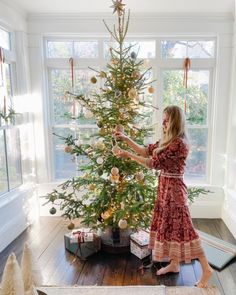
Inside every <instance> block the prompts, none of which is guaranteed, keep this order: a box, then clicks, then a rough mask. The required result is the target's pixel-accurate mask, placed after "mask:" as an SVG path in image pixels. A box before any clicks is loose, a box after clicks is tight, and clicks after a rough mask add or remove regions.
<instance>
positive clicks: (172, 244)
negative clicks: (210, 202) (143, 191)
mask: <svg viewBox="0 0 236 295" xmlns="http://www.w3.org/2000/svg"><path fill="white" fill-rule="evenodd" d="M157 146H158V143H157V144H150V145H149V146H148V148H147V153H148V155H149V156H151V158H150V160H149V161H148V165H149V166H150V168H153V169H157V170H160V171H161V173H160V176H159V184H158V192H157V195H158V198H157V200H156V203H155V207H154V214H153V219H152V224H151V230H150V242H149V248H150V249H152V253H153V260H154V261H170V260H172V259H174V260H178V261H179V262H181V261H184V262H186V263H189V262H191V260H192V259H195V258H198V257H199V256H202V255H204V252H203V250H202V246H201V241H200V239H199V236H198V234H197V232H196V231H195V230H194V228H193V224H192V220H191V216H190V213H189V208H188V203H187V200H188V197H187V188H186V185H185V183H184V181H183V174H184V169H185V165H186V158H187V156H188V152H189V147H188V145H187V144H186V143H185V142H184V141H183V139H181V138H179V137H178V138H176V139H174V140H173V141H172V143H171V144H169V145H168V146H167V148H165V149H164V150H162V151H161V152H160V153H158V154H157V155H156V156H154V155H153V150H154V149H155V148H156V147H157Z"/></svg>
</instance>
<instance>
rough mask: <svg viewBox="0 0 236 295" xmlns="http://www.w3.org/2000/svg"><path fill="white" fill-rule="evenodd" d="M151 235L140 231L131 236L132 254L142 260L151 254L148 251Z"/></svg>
mask: <svg viewBox="0 0 236 295" xmlns="http://www.w3.org/2000/svg"><path fill="white" fill-rule="evenodd" d="M148 243H149V233H148V232H147V231H145V230H139V231H138V232H136V233H133V234H131V235H130V252H131V253H132V254H134V255H135V256H137V257H138V258H140V259H143V258H145V257H147V256H148V255H150V254H151V250H150V249H148Z"/></svg>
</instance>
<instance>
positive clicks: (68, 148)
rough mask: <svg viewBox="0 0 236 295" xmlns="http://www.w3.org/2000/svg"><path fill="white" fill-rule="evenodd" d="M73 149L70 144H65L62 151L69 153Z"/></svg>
mask: <svg viewBox="0 0 236 295" xmlns="http://www.w3.org/2000/svg"><path fill="white" fill-rule="evenodd" d="M72 151H73V147H72V146H71V145H67V146H65V148H64V152H65V153H68V154H70V153H71V152H72Z"/></svg>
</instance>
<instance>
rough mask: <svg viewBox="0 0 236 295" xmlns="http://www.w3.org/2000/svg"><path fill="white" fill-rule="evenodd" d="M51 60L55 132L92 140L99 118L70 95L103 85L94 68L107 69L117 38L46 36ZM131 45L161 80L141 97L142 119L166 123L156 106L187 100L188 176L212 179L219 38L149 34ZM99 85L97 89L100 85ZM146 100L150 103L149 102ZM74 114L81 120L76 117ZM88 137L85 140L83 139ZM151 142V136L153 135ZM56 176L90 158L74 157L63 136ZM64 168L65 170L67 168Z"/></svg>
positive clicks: (55, 144)
mask: <svg viewBox="0 0 236 295" xmlns="http://www.w3.org/2000/svg"><path fill="white" fill-rule="evenodd" d="M45 44H46V50H45V52H46V57H47V59H46V61H47V68H48V79H49V80H48V81H49V91H50V101H51V110H52V112H51V124H52V130H53V132H55V133H56V134H58V135H62V136H67V135H69V134H72V135H74V136H75V137H77V138H80V139H82V141H84V142H87V141H89V140H90V135H91V134H92V133H93V132H95V131H96V128H97V125H96V124H95V123H96V122H95V120H94V118H87V117H86V118H85V116H84V114H83V109H82V108H81V106H79V105H74V104H73V102H71V101H68V100H66V98H65V97H64V93H65V91H67V90H73V91H74V92H75V93H76V94H80V93H84V94H87V95H89V94H91V93H92V92H93V91H95V90H96V89H98V88H99V87H100V86H101V85H98V83H97V84H96V86H94V84H92V83H90V78H91V76H93V75H94V72H93V71H91V70H90V69H89V68H88V66H89V67H91V68H95V69H97V70H100V69H103V68H104V67H105V65H106V64H107V61H108V59H109V58H110V51H109V47H110V46H113V47H114V46H115V44H114V43H113V42H112V41H108V40H106V39H105V38H100V39H98V40H89V41H88V40H83V39H79V40H46V41H45ZM124 46H125V47H129V46H132V50H131V51H133V52H135V54H136V56H137V58H138V59H144V64H143V69H142V73H144V72H145V71H146V70H147V69H148V68H149V67H152V70H151V71H150V72H149V73H148V75H149V76H148V77H147V78H148V80H149V81H151V80H153V79H157V82H154V83H153V86H154V88H155V93H154V94H153V93H149V92H148V91H147V92H146V93H144V94H143V96H140V100H142V101H143V102H145V106H144V107H143V108H142V109H140V113H141V114H142V115H143V120H142V122H137V126H138V125H139V124H143V123H144V124H145V125H147V126H152V127H153V128H154V129H155V130H156V124H157V125H159V126H160V125H161V118H160V117H158V116H157V111H156V109H157V108H159V110H162V109H163V108H164V107H165V106H167V105H169V104H175V105H179V106H180V107H182V108H184V105H185V101H186V107H187V109H186V118H187V124H188V132H189V138H190V144H191V153H190V155H189V158H188V162H187V170H186V177H187V178H188V179H191V181H200V182H202V181H206V180H207V177H208V174H209V171H208V170H209V169H208V167H209V162H210V154H209V150H210V134H211V130H209V121H210V117H211V114H210V112H209V105H210V104H211V88H212V80H213V73H214V67H215V56H216V52H215V40H214V39H213V38H212V39H204V38H200V39H185V38H181V39H178V40H177V39H170V38H169V39H166V40H163V38H146V39H142V40H141V39H140V40H139V39H138V38H137V39H136V40H135V39H134V40H128V41H127V42H125V44H124ZM71 57H73V58H74V61H75V62H74V65H75V66H74V77H75V78H74V81H75V83H74V85H75V86H74V89H72V86H71V71H70V66H69V58H71ZM186 57H189V58H190V59H191V62H192V65H191V68H190V71H189V74H188V88H187V89H185V87H184V86H183V75H184V73H183V62H184V59H185V58H186ZM96 87H97V88H96ZM144 100H145V101H144ZM73 112H75V113H76V115H78V119H77V120H76V122H75V120H71V118H70V116H69V114H70V113H72V114H73ZM81 137H83V138H81ZM147 140H148V139H147ZM52 145H53V148H52V151H53V158H54V162H53V163H54V164H53V171H54V172H53V177H54V179H61V178H69V177H71V176H74V175H75V174H76V173H77V172H76V164H78V163H80V161H83V160H84V159H77V158H76V159H75V158H74V159H71V155H70V154H66V153H65V152H64V142H63V141H62V140H60V139H59V138H57V137H54V138H53V140H52ZM62 168H63V169H62Z"/></svg>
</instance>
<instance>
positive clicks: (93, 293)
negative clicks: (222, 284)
mask: <svg viewBox="0 0 236 295" xmlns="http://www.w3.org/2000/svg"><path fill="white" fill-rule="evenodd" d="M37 289H38V290H41V291H43V292H44V293H45V294H46V295H144V294H145V295H186V294H188V295H220V292H219V290H218V289H217V288H216V287H214V286H212V287H208V288H205V289H201V288H196V287H165V286H119V287H116V286H78V287H40V288H37ZM41 294H42V295H44V294H43V293H41ZM41 294H40V295H41Z"/></svg>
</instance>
